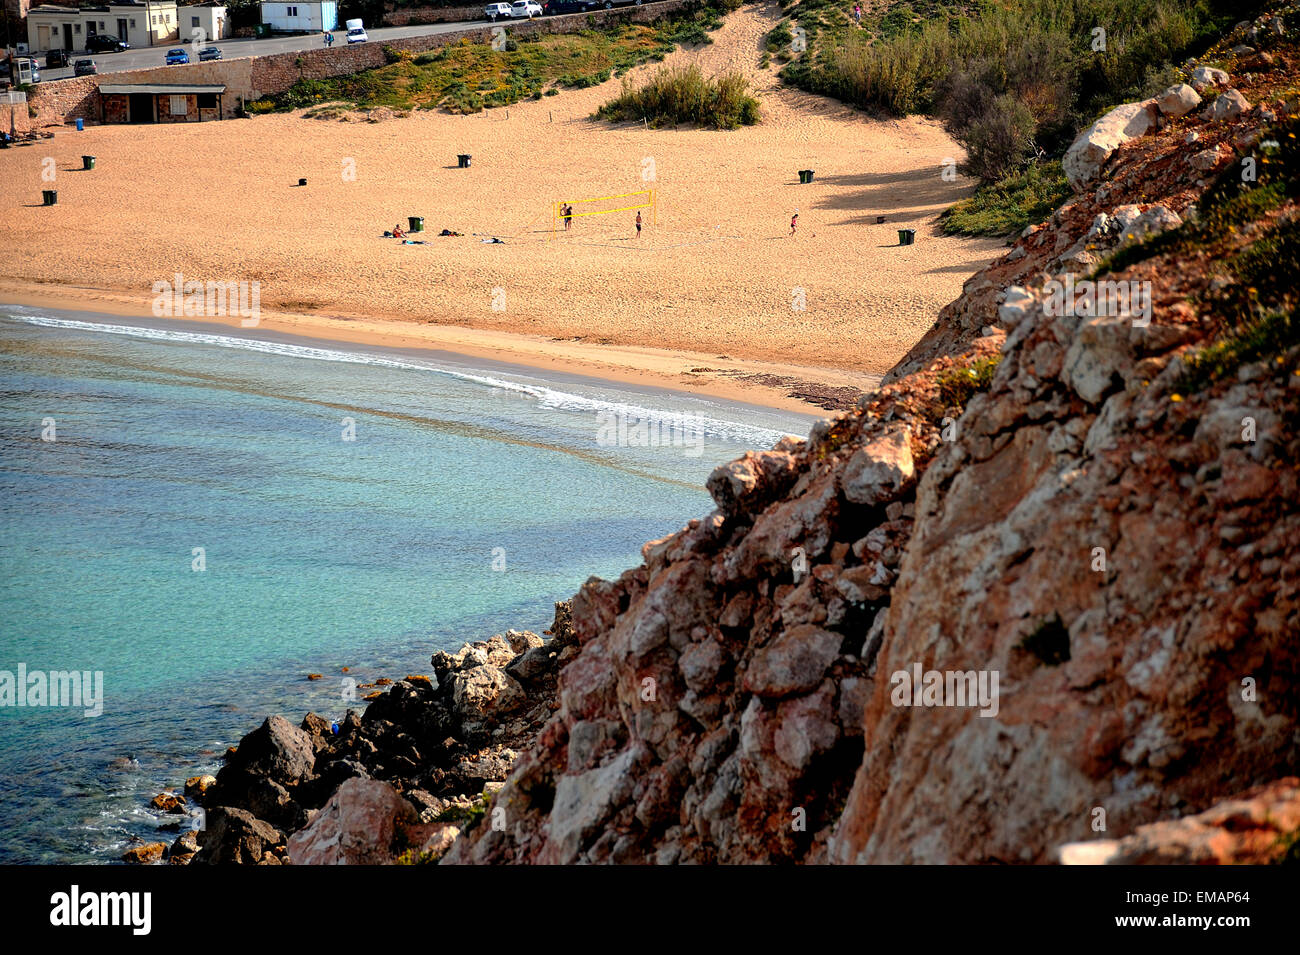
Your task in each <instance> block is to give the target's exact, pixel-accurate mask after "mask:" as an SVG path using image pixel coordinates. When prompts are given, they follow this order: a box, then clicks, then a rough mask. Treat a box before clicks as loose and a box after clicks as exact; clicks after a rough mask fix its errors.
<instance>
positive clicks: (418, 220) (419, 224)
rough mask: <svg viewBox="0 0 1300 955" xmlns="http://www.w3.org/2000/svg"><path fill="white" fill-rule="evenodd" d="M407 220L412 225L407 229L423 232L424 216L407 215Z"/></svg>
mask: <svg viewBox="0 0 1300 955" xmlns="http://www.w3.org/2000/svg"><path fill="white" fill-rule="evenodd" d="M406 222H407V224H408V225H410V227H411V228H410V229H409V230H407V231H409V232H423V231H424V216H407V217H406Z"/></svg>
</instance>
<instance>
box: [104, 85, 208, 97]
mask: <svg viewBox="0 0 1300 955" xmlns="http://www.w3.org/2000/svg"><path fill="white" fill-rule="evenodd" d="M225 91H226V84H225V83H216V84H203V83H197V84H196V83H101V84H100V85H99V92H100V93H107V94H109V95H111V94H113V93H224V92H225Z"/></svg>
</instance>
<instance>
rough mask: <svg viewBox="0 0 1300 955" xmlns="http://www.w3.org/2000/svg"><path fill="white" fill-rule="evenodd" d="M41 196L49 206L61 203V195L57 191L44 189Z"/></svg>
mask: <svg viewBox="0 0 1300 955" xmlns="http://www.w3.org/2000/svg"><path fill="white" fill-rule="evenodd" d="M41 196H42V197H43V198H44V199H45V204H46V205H47V206H52V205H54V204H55V203H56V202H58V201H59V193H58V191H57V190H55V189H42V190H41Z"/></svg>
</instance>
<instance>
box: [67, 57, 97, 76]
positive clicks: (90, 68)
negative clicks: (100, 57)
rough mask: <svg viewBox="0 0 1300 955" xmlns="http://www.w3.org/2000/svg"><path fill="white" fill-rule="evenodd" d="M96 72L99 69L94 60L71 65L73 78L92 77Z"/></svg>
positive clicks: (79, 61)
mask: <svg viewBox="0 0 1300 955" xmlns="http://www.w3.org/2000/svg"><path fill="white" fill-rule="evenodd" d="M98 72H99V67H98V66H96V65H95V61H94V60H78V61H77V62H76V63H74V64H73V65H72V75H73V76H94V75H95V74H96V73H98Z"/></svg>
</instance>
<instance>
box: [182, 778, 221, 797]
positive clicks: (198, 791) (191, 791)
mask: <svg viewBox="0 0 1300 955" xmlns="http://www.w3.org/2000/svg"><path fill="white" fill-rule="evenodd" d="M216 782H217V777H216V776H209V775H207V774H204V775H202V776H191V777H190V778H189V779H187V780H185V795H186V796H187V797H188V798H190V799H197V798H199V797H201V796H202V795H203V794H204V793H205V792H207V791H208V789H209V788H211V787H212V786H214V785H215V784H216Z"/></svg>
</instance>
